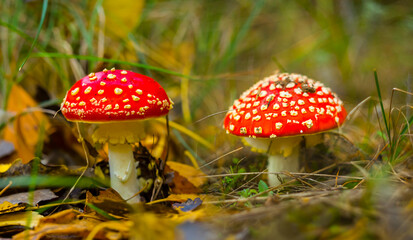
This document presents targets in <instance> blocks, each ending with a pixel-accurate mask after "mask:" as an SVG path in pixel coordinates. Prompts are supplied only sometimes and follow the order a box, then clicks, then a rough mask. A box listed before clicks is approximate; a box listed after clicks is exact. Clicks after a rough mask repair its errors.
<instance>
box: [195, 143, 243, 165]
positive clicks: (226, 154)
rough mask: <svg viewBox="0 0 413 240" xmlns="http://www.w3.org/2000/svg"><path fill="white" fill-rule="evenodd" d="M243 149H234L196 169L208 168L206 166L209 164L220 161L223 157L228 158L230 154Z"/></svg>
mask: <svg viewBox="0 0 413 240" xmlns="http://www.w3.org/2000/svg"><path fill="white" fill-rule="evenodd" d="M243 148H244V147H239V148H237V149H235V150H232V151H231V152H228V153H225V154H224V155H222V156H219V157H217V158H215V159H214V160H212V161H209V162H207V163H205V164H204V165H202V166H200V167H199V168H198V169H201V168H203V167H206V166H208V165H210V164H212V163H214V162H216V161H218V160H219V159H221V158H223V157H226V156H228V155H230V154H232V153H234V152H237V151H239V150H241V149H243Z"/></svg>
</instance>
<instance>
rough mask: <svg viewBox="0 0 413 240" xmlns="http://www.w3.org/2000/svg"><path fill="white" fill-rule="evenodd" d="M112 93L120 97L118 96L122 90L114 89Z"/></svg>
mask: <svg viewBox="0 0 413 240" xmlns="http://www.w3.org/2000/svg"><path fill="white" fill-rule="evenodd" d="M114 92H115V94H116V95H120V94H122V92H123V90H122V89H120V88H115V90H114Z"/></svg>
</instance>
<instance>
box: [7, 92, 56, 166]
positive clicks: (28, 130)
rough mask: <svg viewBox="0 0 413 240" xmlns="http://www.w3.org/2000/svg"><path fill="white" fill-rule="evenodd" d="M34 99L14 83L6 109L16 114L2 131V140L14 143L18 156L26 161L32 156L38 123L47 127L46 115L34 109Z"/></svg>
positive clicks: (37, 137)
mask: <svg viewBox="0 0 413 240" xmlns="http://www.w3.org/2000/svg"><path fill="white" fill-rule="evenodd" d="M36 106H37V103H36V101H34V100H33V99H32V98H31V97H30V95H29V94H28V93H27V92H26V91H25V90H24V89H23V88H22V87H20V86H18V85H16V84H14V85H13V87H12V88H11V92H10V95H9V99H8V102H7V111H8V112H11V113H14V114H16V118H15V120H14V121H13V122H12V124H10V125H8V126H7V127H6V128H5V131H4V140H7V141H10V142H12V143H13V144H14V146H15V148H16V152H17V155H18V157H20V158H21V159H22V162H23V163H28V162H29V161H30V160H32V159H33V157H34V151H35V147H36V144H37V141H38V139H39V129H40V125H41V124H44V127H45V129H46V130H47V129H48V128H49V122H48V119H47V117H46V116H45V115H44V114H43V113H42V112H40V111H39V109H36V108H35V107H36Z"/></svg>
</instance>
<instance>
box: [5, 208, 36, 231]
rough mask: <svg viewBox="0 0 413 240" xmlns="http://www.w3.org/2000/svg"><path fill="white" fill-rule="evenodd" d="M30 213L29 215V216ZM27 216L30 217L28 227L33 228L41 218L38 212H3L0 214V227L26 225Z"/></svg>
mask: <svg viewBox="0 0 413 240" xmlns="http://www.w3.org/2000/svg"><path fill="white" fill-rule="evenodd" d="M30 215H31V216H30ZM27 218H31V221H30V224H29V226H28V227H30V228H33V227H35V226H36V225H37V223H38V222H39V220H40V219H41V218H43V216H42V215H40V214H39V213H38V212H16V213H10V214H4V215H1V216H0V227H6V226H16V225H19V226H26V224H27Z"/></svg>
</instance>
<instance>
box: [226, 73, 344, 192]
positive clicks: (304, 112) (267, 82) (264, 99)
mask: <svg viewBox="0 0 413 240" xmlns="http://www.w3.org/2000/svg"><path fill="white" fill-rule="evenodd" d="M346 115H347V113H346V110H345V109H344V107H343V102H342V101H341V100H340V99H338V97H337V96H336V95H335V94H334V93H332V92H331V89H329V88H327V87H324V85H323V84H322V83H320V82H318V81H314V80H313V79H310V78H308V77H306V76H304V75H300V74H294V73H292V74H289V73H280V74H274V75H272V76H270V77H267V78H265V79H263V80H261V81H259V82H257V83H256V84H255V85H254V86H252V87H251V88H250V89H248V90H247V91H245V92H244V93H243V94H242V95H241V97H240V98H239V99H238V100H235V102H234V105H233V106H232V107H231V108H230V109H229V111H228V113H227V115H226V117H225V120H224V128H225V129H226V130H227V133H231V134H234V135H237V136H242V137H247V138H246V139H245V140H246V141H247V143H249V144H250V145H251V146H252V147H253V148H256V149H258V150H264V151H266V152H267V154H268V155H269V157H268V172H280V171H282V170H287V171H293V172H296V171H298V170H299V161H298V160H299V143H300V142H301V141H302V139H303V136H305V137H306V143H307V145H311V142H316V140H317V138H318V137H317V136H315V135H314V134H316V133H319V132H323V131H327V130H330V129H334V128H337V127H339V126H341V125H342V124H343V122H344V120H345V118H346ZM318 136H319V135H318ZM268 180H269V184H270V185H271V186H276V185H279V184H280V181H279V180H278V177H277V175H275V174H269V175H268Z"/></svg>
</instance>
